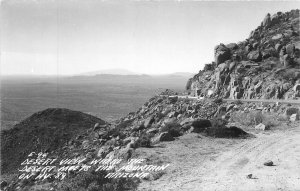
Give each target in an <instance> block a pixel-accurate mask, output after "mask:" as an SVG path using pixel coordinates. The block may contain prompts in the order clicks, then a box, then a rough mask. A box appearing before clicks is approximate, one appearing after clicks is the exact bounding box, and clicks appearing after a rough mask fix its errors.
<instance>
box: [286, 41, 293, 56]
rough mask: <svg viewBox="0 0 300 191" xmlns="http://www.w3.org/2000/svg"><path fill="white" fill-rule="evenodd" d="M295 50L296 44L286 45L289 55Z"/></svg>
mask: <svg viewBox="0 0 300 191" xmlns="http://www.w3.org/2000/svg"><path fill="white" fill-rule="evenodd" d="M294 52H295V45H293V44H288V45H286V53H287V54H288V55H289V56H292V55H293V54H294Z"/></svg>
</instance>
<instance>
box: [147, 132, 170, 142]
mask: <svg viewBox="0 0 300 191" xmlns="http://www.w3.org/2000/svg"><path fill="white" fill-rule="evenodd" d="M174 140H175V139H174V137H172V135H171V134H170V133H169V132H163V133H160V134H159V135H157V136H156V137H154V138H153V139H152V141H151V142H152V143H153V144H155V143H158V142H162V141H174Z"/></svg>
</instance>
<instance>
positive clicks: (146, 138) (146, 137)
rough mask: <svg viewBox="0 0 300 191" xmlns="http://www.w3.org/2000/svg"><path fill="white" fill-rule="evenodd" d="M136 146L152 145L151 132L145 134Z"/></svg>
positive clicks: (148, 146)
mask: <svg viewBox="0 0 300 191" xmlns="http://www.w3.org/2000/svg"><path fill="white" fill-rule="evenodd" d="M134 146H135V148H138V147H147V148H150V147H151V134H144V135H142V136H141V137H139V139H138V140H137V141H136V143H135V145H134Z"/></svg>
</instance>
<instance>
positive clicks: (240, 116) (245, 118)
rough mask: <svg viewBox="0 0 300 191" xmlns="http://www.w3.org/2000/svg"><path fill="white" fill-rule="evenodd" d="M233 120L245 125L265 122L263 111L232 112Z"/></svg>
mask: <svg viewBox="0 0 300 191" xmlns="http://www.w3.org/2000/svg"><path fill="white" fill-rule="evenodd" d="M231 120H232V121H233V122H238V123H240V124H242V125H245V126H252V125H258V124H259V123H262V122H263V115H262V112H261V111H250V112H248V113H242V112H238V111H237V112H233V113H232V114H231Z"/></svg>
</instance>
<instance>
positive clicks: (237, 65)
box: [186, 9, 300, 99]
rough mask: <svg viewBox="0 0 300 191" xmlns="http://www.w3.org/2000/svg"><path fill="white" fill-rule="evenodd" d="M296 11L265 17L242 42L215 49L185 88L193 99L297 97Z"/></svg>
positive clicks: (299, 55)
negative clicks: (207, 61) (194, 97)
mask: <svg viewBox="0 0 300 191" xmlns="http://www.w3.org/2000/svg"><path fill="white" fill-rule="evenodd" d="M299 20H300V18H299V10H298V9H297V10H292V11H290V12H286V13H282V12H278V13H275V14H274V15H272V16H271V15H270V14H267V15H266V17H265V18H264V20H263V22H262V23H261V24H260V26H258V27H257V28H256V29H255V30H253V31H252V32H251V33H250V36H249V38H247V39H246V40H244V41H242V42H238V43H230V44H227V45H224V44H220V45H217V46H216V47H215V50H214V55H215V61H214V62H212V63H210V64H206V65H205V67H204V69H203V70H201V71H199V73H198V74H196V75H195V76H194V77H193V78H191V79H189V81H188V82H187V85H186V89H187V90H188V91H189V92H190V94H191V95H193V96H205V97H223V98H231V99H297V98H299V97H300V50H299V49H300V37H299V34H300V33H299Z"/></svg>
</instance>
